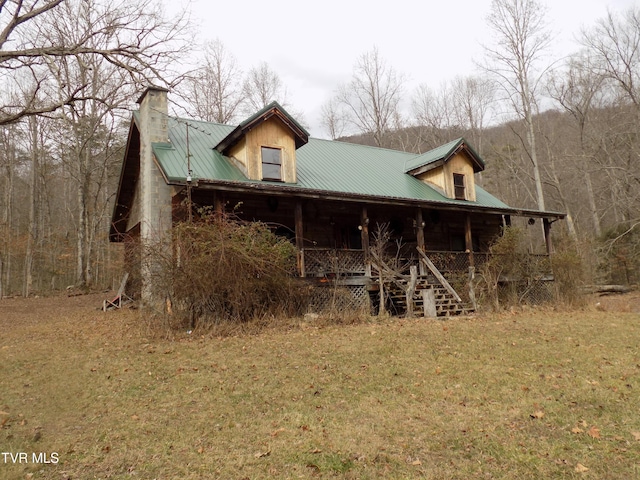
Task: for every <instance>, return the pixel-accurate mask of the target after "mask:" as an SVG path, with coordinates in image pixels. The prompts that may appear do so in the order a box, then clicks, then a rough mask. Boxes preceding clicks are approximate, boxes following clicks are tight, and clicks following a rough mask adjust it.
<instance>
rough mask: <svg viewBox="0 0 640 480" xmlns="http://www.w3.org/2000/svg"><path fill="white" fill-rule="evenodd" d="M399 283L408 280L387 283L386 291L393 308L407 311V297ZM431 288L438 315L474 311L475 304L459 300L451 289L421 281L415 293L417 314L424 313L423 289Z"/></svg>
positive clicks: (466, 313) (443, 315)
mask: <svg viewBox="0 0 640 480" xmlns="http://www.w3.org/2000/svg"><path fill="white" fill-rule="evenodd" d="M398 284H401V285H402V284H404V285H406V282H403V281H398V282H389V283H385V291H386V292H387V295H386V296H387V298H388V299H390V300H391V303H392V306H393V307H392V308H394V310H395V311H396V312H397V313H400V312H406V311H407V298H406V295H405V293H404V291H403V290H402V288H400V286H399V285H398ZM427 289H431V290H434V294H435V295H434V296H435V303H436V316H438V317H453V316H460V315H469V314H471V313H473V312H474V309H473V306H472V305H470V304H468V303H461V302H458V301H457V300H456V299H455V298H454V297H453V295H452V294H451V293H449V291H448V290H447V289H446V288H444V287H443V286H442V285H428V284H425V283H419V284H418V285H417V286H416V293H415V294H414V296H413V298H412V301H413V312H414V314H415V315H416V316H423V315H424V299H423V297H422V293H421V292H422V291H423V290H427Z"/></svg>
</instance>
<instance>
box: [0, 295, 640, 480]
mask: <svg viewBox="0 0 640 480" xmlns="http://www.w3.org/2000/svg"><path fill="white" fill-rule="evenodd" d="M102 298H103V297H102V296H85V297H74V298H69V299H67V298H54V299H35V300H23V299H7V300H2V301H0V332H2V333H1V336H0V411H2V412H3V413H0V424H1V423H3V422H4V425H3V427H2V428H1V429H0V450H1V451H2V452H13V453H14V454H15V453H17V452H27V453H28V454H29V456H31V453H34V452H35V453H38V452H46V453H49V454H50V453H52V452H56V453H57V454H58V455H59V459H60V461H59V463H57V464H32V463H28V464H12V463H11V461H10V459H9V461H8V463H5V462H4V461H3V457H2V456H1V455H0V478H34V479H38V478H47V479H61V478H73V479H85V478H132V477H133V478H149V479H151V478H158V479H170V478H185V479H195V478H236V479H241V478H251V479H258V478H300V477H302V478H335V477H341V478H372V479H373V478H432V479H441V478H460V479H466V478H509V479H513V478H527V479H528V478H598V479H620V478H639V477H640V416H639V415H638V408H639V406H640V314H639V313H638V312H639V310H638V305H640V297H639V296H638V295H635V296H633V295H632V296H626V300H620V299H621V298H622V297H618V298H617V299H616V300H609V299H600V300H599V301H600V305H599V306H598V309H596V308H587V309H584V310H581V311H569V312H562V311H553V310H550V309H549V310H528V311H519V312H517V313H515V314H503V315H494V316H485V317H477V318H459V319H451V320H447V321H440V320H437V321H436V320H411V321H408V320H397V319H383V320H380V319H372V320H371V321H369V322H366V323H363V324H358V325H343V326H324V327H318V326H315V325H314V324H311V323H305V322H303V321H295V322H292V321H288V322H287V324H288V325H289V328H288V329H284V328H279V329H277V330H270V331H265V332H263V333H261V334H258V335H246V334H245V335H237V336H230V337H213V336H211V335H210V334H205V335H200V334H198V333H197V332H195V333H194V334H191V335H188V334H186V332H180V333H176V334H174V335H173V336H167V335H164V334H163V333H162V331H160V333H158V332H159V329H155V328H152V327H151V326H150V325H149V322H148V321H147V320H146V318H145V314H144V313H143V312H139V311H133V310H123V311H118V312H108V313H103V312H100V311H96V310H95V308H96V307H98V306H99V305H100V303H101V300H102ZM594 302H595V300H594V301H592V302H590V303H591V304H592V305H593V304H594ZM616 302H617V303H616ZM622 310H626V311H622ZM30 459H31V458H30ZM584 469H586V470H584Z"/></svg>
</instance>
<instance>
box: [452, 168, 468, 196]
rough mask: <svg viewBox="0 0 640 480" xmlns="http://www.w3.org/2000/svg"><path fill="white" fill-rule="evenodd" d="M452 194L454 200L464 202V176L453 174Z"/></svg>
mask: <svg viewBox="0 0 640 480" xmlns="http://www.w3.org/2000/svg"><path fill="white" fill-rule="evenodd" d="M453 192H454V198H455V199H456V200H466V199H467V196H466V192H465V186H464V175H463V174H461V173H454V174H453Z"/></svg>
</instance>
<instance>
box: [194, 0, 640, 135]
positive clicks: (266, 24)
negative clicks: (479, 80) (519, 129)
mask: <svg viewBox="0 0 640 480" xmlns="http://www.w3.org/2000/svg"><path fill="white" fill-rule="evenodd" d="M542 3H543V4H546V5H547V7H548V21H549V25H550V27H551V29H552V30H553V32H554V33H555V35H556V38H555V41H554V42H553V45H554V51H553V52H552V54H551V55H552V58H554V59H556V58H560V57H561V56H563V55H567V54H569V53H571V52H573V51H575V50H576V49H577V48H578V47H577V44H576V42H575V38H576V36H577V35H578V34H579V32H580V30H581V28H583V27H585V26H591V25H593V24H594V23H595V20H596V19H598V18H602V17H604V16H605V15H606V14H607V9H610V10H612V11H621V10H624V9H626V8H628V7H630V6H632V5H634V4H636V3H637V2H634V1H632V0H542ZM490 5H491V0H438V1H434V0H423V1H422V2H420V1H416V0H413V1H409V0H387V1H384V2H383V1H379V0H368V1H364V0H323V1H322V2H301V1H299V0H295V1H294V0H268V1H267V0H245V1H243V2H230V1H221V2H219V1H211V0H193V2H192V11H193V17H194V19H195V20H196V22H198V23H199V26H200V27H199V28H200V30H199V31H200V39H201V40H214V39H216V38H218V39H220V40H221V41H222V42H223V43H224V45H225V47H226V48H227V49H228V50H229V51H230V52H231V53H233V54H234V55H235V57H236V59H237V61H238V64H239V66H240V67H241V68H242V69H243V70H245V71H246V70H249V69H250V68H251V67H253V66H256V65H258V64H259V63H260V62H262V61H265V62H267V63H268V64H269V65H270V66H271V68H272V69H273V70H275V71H276V72H277V73H278V74H279V75H280V78H281V79H282V80H283V83H284V84H285V85H286V87H287V93H288V97H287V98H288V100H289V102H290V103H291V104H292V105H293V107H294V109H295V110H297V111H302V112H304V116H305V118H304V120H305V122H306V124H307V125H308V126H309V130H310V133H311V135H312V136H315V137H324V136H326V135H325V132H323V131H322V128H321V127H320V107H321V105H322V104H323V103H324V102H325V101H326V100H328V99H329V98H330V97H331V96H332V94H333V92H334V91H335V89H336V87H337V86H338V85H339V84H341V83H345V82H347V81H348V80H349V78H350V77H351V74H352V72H353V65H354V63H355V61H356V60H357V58H358V57H359V56H360V55H362V54H363V53H365V52H368V51H371V50H372V49H373V47H374V46H376V47H377V48H378V50H379V52H380V54H381V56H382V58H384V59H385V61H386V62H387V63H388V64H389V65H391V66H392V67H393V68H394V69H395V70H396V71H397V72H398V73H402V74H404V75H405V76H406V77H407V79H408V81H407V85H406V90H407V95H406V96H407V97H409V96H410V94H411V93H412V91H413V89H414V88H415V87H416V86H417V85H418V84H420V83H426V84H427V85H429V86H430V87H432V88H435V89H437V88H438V87H439V86H440V85H441V84H442V82H443V81H447V80H450V79H452V78H453V77H455V76H456V75H470V74H473V73H475V72H476V66H475V64H474V59H476V60H479V59H481V57H482V56H483V51H482V46H481V45H482V44H483V43H484V44H486V43H488V42H489V41H490V37H489V29H488V28H487V26H486V17H487V15H488V13H489V9H490Z"/></svg>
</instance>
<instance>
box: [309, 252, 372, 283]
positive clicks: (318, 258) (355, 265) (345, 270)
mask: <svg viewBox="0 0 640 480" xmlns="http://www.w3.org/2000/svg"><path fill="white" fill-rule="evenodd" d="M301 255H302V258H303V262H302V264H303V265H304V271H303V272H302V274H303V276H306V277H323V276H326V275H349V276H352V275H364V274H365V271H366V269H365V258H364V250H353V249H351V250H339V249H333V248H305V249H303V250H302V251H301Z"/></svg>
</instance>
